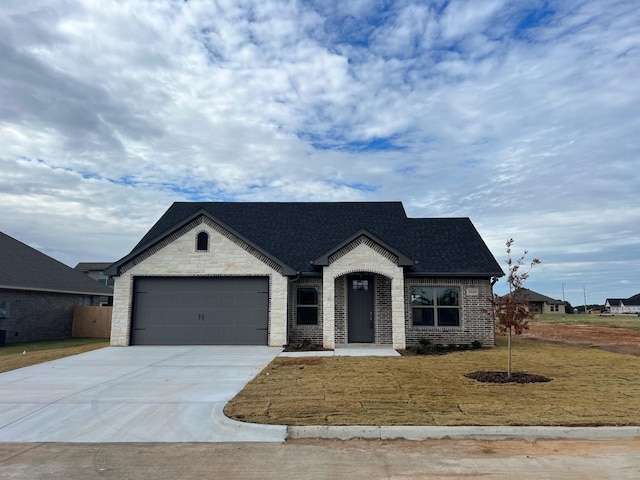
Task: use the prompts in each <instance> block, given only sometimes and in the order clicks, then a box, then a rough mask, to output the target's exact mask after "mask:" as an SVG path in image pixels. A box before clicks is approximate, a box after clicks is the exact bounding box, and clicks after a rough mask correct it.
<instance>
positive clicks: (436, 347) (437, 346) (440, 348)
mask: <svg viewBox="0 0 640 480" xmlns="http://www.w3.org/2000/svg"><path fill="white" fill-rule="evenodd" d="M433 349H434V350H435V351H436V352H444V345H442V344H441V343H436V344H435V345H434V346H433Z"/></svg>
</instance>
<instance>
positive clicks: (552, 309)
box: [514, 288, 566, 315]
mask: <svg viewBox="0 0 640 480" xmlns="http://www.w3.org/2000/svg"><path fill="white" fill-rule="evenodd" d="M514 295H515V296H516V298H523V299H525V300H526V301H527V302H529V311H530V312H532V313H534V314H538V313H551V314H559V315H564V314H565V313H566V312H565V304H564V302H563V301H562V300H556V299H554V298H551V297H547V296H546V295H542V294H541V293H538V292H534V291H533V290H529V289H528V288H520V289H518V290H516V291H515V292H514Z"/></svg>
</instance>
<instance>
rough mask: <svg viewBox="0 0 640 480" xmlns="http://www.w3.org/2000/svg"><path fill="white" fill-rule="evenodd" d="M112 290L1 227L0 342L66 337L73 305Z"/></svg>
mask: <svg viewBox="0 0 640 480" xmlns="http://www.w3.org/2000/svg"><path fill="white" fill-rule="evenodd" d="M109 297H113V289H111V288H109V287H107V286H106V285H103V284H101V283H98V282H97V281H95V280H93V279H91V278H89V277H87V276H86V275H84V274H83V273H81V272H78V271H76V270H74V269H73V268H71V267H68V266H66V265H64V264H63V263H60V262H59V261H57V260H55V259H53V258H51V257H49V256H47V255H45V254H44V253H42V252H39V251H38V250H35V249H33V248H31V247H29V246H28V245H25V244H24V243H22V242H20V241H18V240H16V239H15V238H12V237H10V236H8V235H6V234H4V233H2V232H0V344H3V343H15V342H29V341H38V340H53V339H58V338H67V337H70V336H71V327H72V324H73V307H75V306H76V305H100V304H101V303H106V302H107V301H108V299H109Z"/></svg>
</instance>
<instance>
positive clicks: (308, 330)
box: [289, 277, 322, 345]
mask: <svg viewBox="0 0 640 480" xmlns="http://www.w3.org/2000/svg"><path fill="white" fill-rule="evenodd" d="M300 287H316V288H317V289H318V324H317V325H298V323H297V311H298V288H300ZM303 340H310V341H311V342H312V343H315V344H318V345H322V279H321V278H313V277H312V278H308V277H307V278H304V277H303V278H299V279H298V280H296V281H295V282H290V283H289V343H290V344H295V343H300V342H302V341H303Z"/></svg>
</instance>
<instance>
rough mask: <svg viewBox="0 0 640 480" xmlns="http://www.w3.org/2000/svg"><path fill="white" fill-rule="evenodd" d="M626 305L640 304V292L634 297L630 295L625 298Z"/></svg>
mask: <svg viewBox="0 0 640 480" xmlns="http://www.w3.org/2000/svg"><path fill="white" fill-rule="evenodd" d="M624 304H625V305H640V293H637V294H636V295H634V296H633V297H629V298H627V299H626V300H624Z"/></svg>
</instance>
